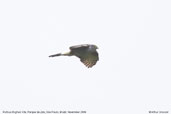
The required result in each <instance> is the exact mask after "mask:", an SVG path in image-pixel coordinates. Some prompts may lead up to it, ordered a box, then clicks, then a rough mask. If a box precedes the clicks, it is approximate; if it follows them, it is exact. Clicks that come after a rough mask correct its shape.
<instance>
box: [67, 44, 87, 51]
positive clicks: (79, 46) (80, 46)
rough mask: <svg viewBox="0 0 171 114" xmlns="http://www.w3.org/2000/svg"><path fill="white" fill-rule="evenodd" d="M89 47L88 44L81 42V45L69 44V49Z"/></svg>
mask: <svg viewBox="0 0 171 114" xmlns="http://www.w3.org/2000/svg"><path fill="white" fill-rule="evenodd" d="M88 47H89V45H88V44H82V45H75V46H71V47H70V50H77V49H80V50H81V49H87V48H88Z"/></svg>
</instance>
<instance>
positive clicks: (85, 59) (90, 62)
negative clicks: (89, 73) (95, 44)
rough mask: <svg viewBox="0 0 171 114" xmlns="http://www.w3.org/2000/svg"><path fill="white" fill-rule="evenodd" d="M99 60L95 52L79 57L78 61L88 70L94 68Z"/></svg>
mask: <svg viewBox="0 0 171 114" xmlns="http://www.w3.org/2000/svg"><path fill="white" fill-rule="evenodd" d="M98 60H99V56H98V53H97V52H94V53H89V54H88V55H86V56H82V57H80V61H81V62H82V63H83V64H84V65H85V66H86V67H88V68H90V67H92V66H94V65H95V64H96V63H97V61H98Z"/></svg>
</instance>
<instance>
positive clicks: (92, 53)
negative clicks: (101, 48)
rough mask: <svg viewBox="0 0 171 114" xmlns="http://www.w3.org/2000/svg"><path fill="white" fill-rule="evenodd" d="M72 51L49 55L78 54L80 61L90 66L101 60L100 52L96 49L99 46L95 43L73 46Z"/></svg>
mask: <svg viewBox="0 0 171 114" xmlns="http://www.w3.org/2000/svg"><path fill="white" fill-rule="evenodd" d="M69 49H70V51H69V52H67V53H57V54H54V55H50V56H49V57H56V56H76V57H78V58H80V61H81V62H82V63H83V64H84V65H85V66H86V67H88V68H91V67H93V66H94V65H95V64H96V63H97V61H98V60H99V56H98V52H97V51H96V49H98V47H97V46H96V45H93V44H82V45H75V46H71V47H70V48H69Z"/></svg>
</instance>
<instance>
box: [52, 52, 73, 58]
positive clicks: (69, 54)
mask: <svg viewBox="0 0 171 114" xmlns="http://www.w3.org/2000/svg"><path fill="white" fill-rule="evenodd" d="M61 55H62V56H71V53H70V52H67V53H63V54H62V53H57V54H54V55H50V56H49V57H56V56H61Z"/></svg>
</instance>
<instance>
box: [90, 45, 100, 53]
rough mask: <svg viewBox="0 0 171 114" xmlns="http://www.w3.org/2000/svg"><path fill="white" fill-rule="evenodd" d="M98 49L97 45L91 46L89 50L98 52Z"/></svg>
mask: <svg viewBox="0 0 171 114" xmlns="http://www.w3.org/2000/svg"><path fill="white" fill-rule="evenodd" d="M96 49H98V47H97V46H96V45H89V50H90V51H93V52H94V51H96Z"/></svg>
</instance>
